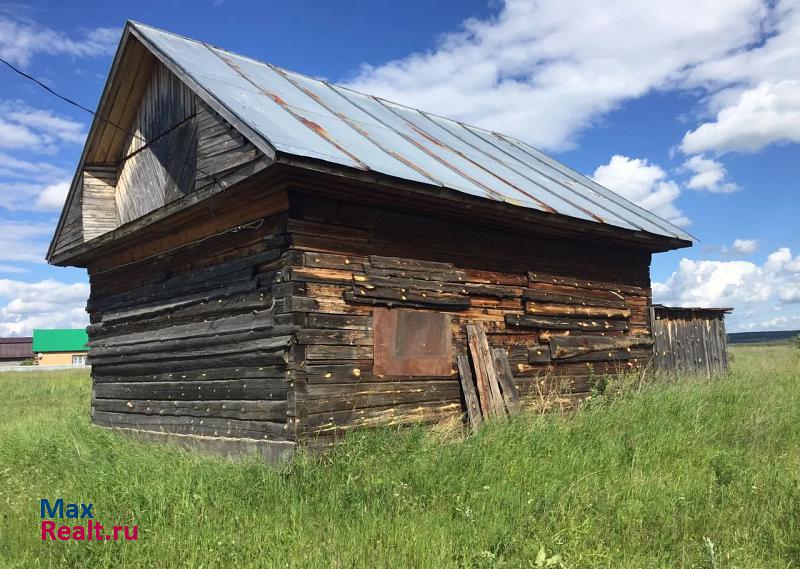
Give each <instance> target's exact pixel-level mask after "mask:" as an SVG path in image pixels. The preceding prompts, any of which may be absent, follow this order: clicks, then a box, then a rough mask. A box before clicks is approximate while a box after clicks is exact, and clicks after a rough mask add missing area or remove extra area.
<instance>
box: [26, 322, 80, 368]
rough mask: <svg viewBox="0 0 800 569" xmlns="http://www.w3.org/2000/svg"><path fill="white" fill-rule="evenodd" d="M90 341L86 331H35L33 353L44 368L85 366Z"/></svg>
mask: <svg viewBox="0 0 800 569" xmlns="http://www.w3.org/2000/svg"><path fill="white" fill-rule="evenodd" d="M88 341H89V338H88V336H87V335H86V330H84V329H79V330H72V329H56V330H34V331H33V353H34V354H36V356H35V357H36V361H37V363H38V364H39V365H43V366H58V365H61V366H63V365H85V364H86V353H87V352H88V351H89V348H88V347H87V346H86V342H88Z"/></svg>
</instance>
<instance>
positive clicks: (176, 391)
mask: <svg viewBox="0 0 800 569" xmlns="http://www.w3.org/2000/svg"><path fill="white" fill-rule="evenodd" d="M286 388H287V384H286V381H285V380H279V379H231V380H227V381H165V382H146V383H98V384H95V386H94V398H95V399H126V400H128V399H150V400H162V401H163V400H167V401H171V400H181V401H193V400H206V399H209V400H214V399H264V400H266V399H269V400H275V399H286Z"/></svg>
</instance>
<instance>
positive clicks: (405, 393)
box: [285, 192, 652, 444]
mask: <svg viewBox="0 0 800 569" xmlns="http://www.w3.org/2000/svg"><path fill="white" fill-rule="evenodd" d="M290 199H291V217H290V219H289V221H288V226H287V229H288V234H289V237H290V240H291V241H290V249H289V255H288V257H287V262H288V266H287V268H286V269H285V270H286V277H285V278H286V280H288V281H289V282H292V283H297V284H298V285H300V286H301V287H302V290H304V291H305V295H306V296H307V297H308V302H307V304H306V307H307V308H306V312H305V322H306V324H305V328H304V329H301V330H299V331H298V332H297V343H296V345H295V347H294V348H293V352H294V355H293V361H294V362H296V363H295V366H294V367H293V368H292V369H291V370H290V374H291V376H292V381H293V382H294V384H295V386H296V389H297V394H296V405H297V416H298V421H299V424H298V427H297V433H298V439H299V440H301V441H305V442H306V443H307V444H326V443H327V442H330V440H331V439H332V438H333V437H336V436H338V435H340V434H342V433H344V432H346V431H347V430H349V429H352V428H353V427H357V426H368V425H380V424H403V423H410V422H434V421H438V420H441V419H443V418H445V417H447V416H448V415H451V414H453V413H457V412H461V410H462V403H461V400H460V387H459V383H458V375H457V371H456V370H457V366H456V362H455V355H457V354H458V353H465V352H466V349H467V348H466V338H465V325H466V324H467V323H468V322H480V323H482V324H483V325H484V327H485V328H486V330H487V332H488V338H489V343H490V346H491V347H501V348H505V349H507V350H508V354H509V359H510V361H511V364H512V368H513V372H514V381H515V382H516V384H517V387H518V388H519V390H520V392H521V393H523V394H532V393H537V392H539V390H540V389H542V382H543V381H544V382H545V383H546V384H548V385H549V384H551V383H555V382H556V381H562V378H566V383H567V384H568V390H569V392H570V393H571V394H572V396H573V397H580V396H581V395H582V394H586V393H587V392H588V391H589V389H590V387H591V381H592V377H593V376H595V375H602V374H605V373H616V372H619V371H625V370H632V369H636V368H638V367H640V366H642V365H645V364H646V363H647V362H648V361H649V359H650V354H651V344H652V340H651V337H650V331H649V324H648V320H649V313H648V306H649V304H650V280H649V263H650V254H649V253H648V252H642V251H640V250H634V249H625V248H617V247H612V246H608V245H594V246H593V245H591V244H587V243H585V242H580V241H577V240H576V241H573V242H570V241H567V240H563V239H559V240H554V239H548V238H545V237H541V236H534V235H524V234H519V233H514V232H509V231H504V230H503V229H502V228H495V229H480V228H478V227H471V226H468V225H466V224H464V223H463V222H462V223H456V222H447V221H444V220H442V219H432V218H430V219H429V218H426V217H424V216H420V215H418V214H405V213H401V212H398V211H390V210H383V209H379V208H374V207H366V206H357V205H349V204H346V203H344V202H337V201H333V200H326V199H322V198H321V197H319V196H312V195H306V194H304V193H302V192H295V193H293V194H292V195H291V198H290ZM376 306H381V307H395V308H410V309H417V310H432V311H441V312H445V313H447V314H449V315H450V316H451V323H452V330H451V332H452V334H453V341H454V344H455V346H456V349H455V354H454V357H453V362H452V365H451V371H450V373H449V375H447V376H438V377H419V376H407V377H402V376H394V377H388V376H381V375H377V374H376V373H375V372H374V369H373V361H374V360H373V357H374V353H373V341H374V338H373V318H372V314H373V309H374V307H376ZM545 387H547V386H545Z"/></svg>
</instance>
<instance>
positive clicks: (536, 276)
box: [528, 272, 642, 299]
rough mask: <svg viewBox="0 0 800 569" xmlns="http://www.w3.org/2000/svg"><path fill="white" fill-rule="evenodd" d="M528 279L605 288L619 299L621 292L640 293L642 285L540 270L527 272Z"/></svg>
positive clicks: (534, 281)
mask: <svg viewBox="0 0 800 569" xmlns="http://www.w3.org/2000/svg"><path fill="white" fill-rule="evenodd" d="M528 281H529V282H531V283H547V284H554V285H559V286H569V287H573V288H581V289H587V290H607V291H611V292H614V293H616V294H617V295H619V297H620V299H624V297H623V296H622V295H623V294H641V293H642V287H638V286H630V285H627V284H616V283H609V282H600V281H596V280H585V279H575V278H570V277H559V276H554V275H547V274H543V273H540V272H528Z"/></svg>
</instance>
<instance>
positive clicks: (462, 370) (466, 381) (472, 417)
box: [456, 354, 483, 430]
mask: <svg viewBox="0 0 800 569" xmlns="http://www.w3.org/2000/svg"><path fill="white" fill-rule="evenodd" d="M456 362H457V363H458V376H459V379H460V381H461V393H462V394H463V396H464V404H465V405H466V407H467V418H468V420H469V425H470V427H471V428H472V429H473V430H475V429H477V428H478V426H480V424H481V421H482V420H483V415H482V414H481V406H480V402H479V401H478V393H477V392H476V390H475V379H474V378H473V376H472V370H471V369H470V367H469V356H467V355H466V354H459V355H458V356H457V358H456Z"/></svg>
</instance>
